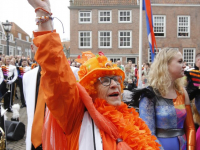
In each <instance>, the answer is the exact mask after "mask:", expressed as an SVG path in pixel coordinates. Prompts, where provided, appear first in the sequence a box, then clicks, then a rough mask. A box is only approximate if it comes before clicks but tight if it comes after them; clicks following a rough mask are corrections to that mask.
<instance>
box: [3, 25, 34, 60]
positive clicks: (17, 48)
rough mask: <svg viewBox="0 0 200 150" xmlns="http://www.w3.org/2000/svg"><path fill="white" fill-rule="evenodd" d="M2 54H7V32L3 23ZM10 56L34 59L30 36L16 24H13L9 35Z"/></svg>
mask: <svg viewBox="0 0 200 150" xmlns="http://www.w3.org/2000/svg"><path fill="white" fill-rule="evenodd" d="M0 53H2V54H7V43H6V32H5V31H4V28H3V25H2V22H0ZM9 55H13V56H15V55H23V56H28V55H29V56H30V57H33V55H32V53H31V39H30V36H29V35H28V34H27V33H26V32H25V31H23V30H22V29H21V28H20V27H19V26H18V25H17V24H15V23H14V22H12V27H11V31H10V33H9Z"/></svg>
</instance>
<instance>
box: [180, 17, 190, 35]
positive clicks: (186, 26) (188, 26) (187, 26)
mask: <svg viewBox="0 0 200 150" xmlns="http://www.w3.org/2000/svg"><path fill="white" fill-rule="evenodd" d="M180 17H187V18H188V25H184V24H183V25H180V22H179V18H180ZM181 27H182V28H184V27H185V28H188V32H184V31H182V32H179V28H181ZM179 33H180V34H183V35H180V34H179ZM184 34H188V35H187V36H185V35H184ZM177 37H178V38H189V37H190V16H177Z"/></svg>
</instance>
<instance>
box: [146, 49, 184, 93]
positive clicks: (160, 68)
mask: <svg viewBox="0 0 200 150" xmlns="http://www.w3.org/2000/svg"><path fill="white" fill-rule="evenodd" d="M178 52H179V51H178V50H177V49H173V48H163V49H162V50H161V51H159V53H158V54H157V55H156V57H155V59H154V62H153V63H152V65H151V69H150V72H149V75H148V83H149V86H151V87H153V89H154V91H155V93H156V94H157V95H161V96H165V95H166V94H167V92H168V88H169V87H170V85H171V76H170V73H169V71H168V64H169V63H170V62H171V60H172V59H173V57H174V55H176V54H177V53H178ZM181 80H182V78H179V79H176V80H175V83H174V89H175V90H177V91H178V92H179V93H181V94H182V90H181V88H182V87H183V85H182V81H181Z"/></svg>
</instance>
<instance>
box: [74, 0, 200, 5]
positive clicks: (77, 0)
mask: <svg viewBox="0 0 200 150" xmlns="http://www.w3.org/2000/svg"><path fill="white" fill-rule="evenodd" d="M139 1H140V0H73V2H71V4H70V5H71V6H119V5H121V6H123V5H124V6H126V5H127V6H130V5H138V3H139ZM151 3H152V4H200V0H151Z"/></svg>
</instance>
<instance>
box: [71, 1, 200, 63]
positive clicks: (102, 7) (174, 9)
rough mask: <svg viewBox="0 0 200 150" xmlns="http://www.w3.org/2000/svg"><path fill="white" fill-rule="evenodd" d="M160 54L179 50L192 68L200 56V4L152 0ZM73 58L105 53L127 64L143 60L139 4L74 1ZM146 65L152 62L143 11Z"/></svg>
mask: <svg viewBox="0 0 200 150" xmlns="http://www.w3.org/2000/svg"><path fill="white" fill-rule="evenodd" d="M151 2H152V11H153V18H154V19H153V22H154V33H155V36H156V42H157V48H158V49H157V51H159V50H160V49H161V48H164V47H171V48H176V49H178V50H179V51H180V52H181V53H182V54H183V57H184V60H186V61H187V62H188V64H193V63H194V61H195V55H196V54H197V53H199V52H200V44H199V43H200V40H199V38H198V37H199V36H200V31H199V30H200V29H199V26H200V16H199V15H198V13H199V12H200V0H195V1H190V2H188V0H178V1H177V0H151ZM69 9H70V41H71V43H70V56H71V57H74V58H75V57H77V56H78V55H80V54H81V52H82V51H88V50H90V51H92V52H93V53H94V54H97V53H98V52H99V51H102V52H103V53H104V54H105V55H106V56H107V57H108V58H109V59H110V60H111V61H116V60H118V59H120V60H121V61H122V63H123V64H125V63H126V62H127V61H128V60H132V62H133V63H135V64H137V62H138V56H139V11H140V10H139V9H140V7H139V1H138V0H109V1H108V0H99V1H96V0H72V1H71V3H70V7H69ZM142 31H143V38H142V39H143V40H142V41H143V42H142V43H143V44H142V51H143V52H142V55H143V56H142V59H143V62H151V59H150V50H149V43H148V40H147V30H146V17H145V12H144V11H143V26H142Z"/></svg>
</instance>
